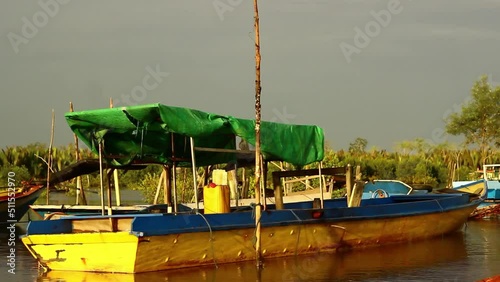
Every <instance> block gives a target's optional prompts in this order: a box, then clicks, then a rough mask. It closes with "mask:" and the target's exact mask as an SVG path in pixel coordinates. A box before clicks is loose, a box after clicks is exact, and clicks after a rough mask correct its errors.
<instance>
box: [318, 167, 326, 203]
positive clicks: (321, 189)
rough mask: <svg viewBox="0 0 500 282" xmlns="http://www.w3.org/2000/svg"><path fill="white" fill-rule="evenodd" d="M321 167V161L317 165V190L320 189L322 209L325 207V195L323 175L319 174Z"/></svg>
mask: <svg viewBox="0 0 500 282" xmlns="http://www.w3.org/2000/svg"><path fill="white" fill-rule="evenodd" d="M322 168H323V162H319V166H318V174H319V191H320V194H321V195H320V199H321V208H322V209H323V208H324V207H325V205H324V202H325V197H324V195H323V190H324V189H323V176H322V175H321V169H322Z"/></svg>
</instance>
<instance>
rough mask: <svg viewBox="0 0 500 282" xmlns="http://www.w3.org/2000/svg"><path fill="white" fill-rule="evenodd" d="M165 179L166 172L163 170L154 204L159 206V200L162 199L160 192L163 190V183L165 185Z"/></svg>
mask: <svg viewBox="0 0 500 282" xmlns="http://www.w3.org/2000/svg"><path fill="white" fill-rule="evenodd" d="M163 177H165V171H164V170H163V171H162V172H161V174H160V180H159V181H158V186H157V187H156V193H155V199H154V201H153V204H155V205H156V204H158V198H159V197H160V190H161V187H162V185H161V184H162V183H163Z"/></svg>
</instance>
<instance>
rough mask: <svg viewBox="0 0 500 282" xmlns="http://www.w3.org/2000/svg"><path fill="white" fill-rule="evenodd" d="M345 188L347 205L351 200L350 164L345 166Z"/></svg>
mask: <svg viewBox="0 0 500 282" xmlns="http://www.w3.org/2000/svg"><path fill="white" fill-rule="evenodd" d="M345 188H346V194H347V204H349V200H350V199H351V193H352V188H353V187H352V167H351V165H350V164H348V165H347V168H346V172H345Z"/></svg>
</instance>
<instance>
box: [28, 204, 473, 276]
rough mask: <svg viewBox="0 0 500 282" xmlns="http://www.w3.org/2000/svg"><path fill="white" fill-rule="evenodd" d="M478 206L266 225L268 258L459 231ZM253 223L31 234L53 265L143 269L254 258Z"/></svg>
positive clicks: (31, 243) (39, 253) (31, 242)
mask: <svg viewBox="0 0 500 282" xmlns="http://www.w3.org/2000/svg"><path fill="white" fill-rule="evenodd" d="M473 210H474V206H472V207H469V208H467V209H461V210H455V211H450V212H444V213H439V214H429V215H416V216H407V217H404V218H382V219H368V220H352V221H342V222H340V221H339V222H336V223H321V224H308V225H303V224H300V223H298V224H297V225H293V226H275V227H265V228H262V233H261V238H262V240H261V242H262V252H263V257H264V258H272V257H284V256H292V255H295V254H312V253H317V252H329V251H334V250H336V249H338V248H355V247H364V246H370V245H379V244H387V243H393V242H402V241H411V240H417V239H423V238H428V237H433V236H436V235H440V234H445V233H449V232H452V231H455V230H457V229H459V228H460V227H461V225H462V224H463V223H464V222H465V221H466V220H467V218H468V216H469V214H470V213H471V212H472V211H473ZM254 232H255V229H254V228H247V229H239V230H227V231H214V232H213V233H209V232H195V233H182V234H171V235H160V236H145V237H139V238H138V237H136V236H135V235H132V234H129V233H128V232H115V233H113V232H103V233H75V234H54V235H29V236H27V237H24V238H23V243H24V244H25V245H26V246H27V247H28V248H29V249H30V251H31V252H32V254H33V255H34V256H35V257H36V258H38V259H39V261H40V262H42V264H44V265H46V266H47V267H48V268H49V269H52V270H77V271H102V272H124V273H140V272H148V271H159V270H168V269H176V268H184V267H194V266H201V265H210V264H213V263H214V262H216V263H218V264H221V263H230V262H238V261H245V260H253V259H255V250H254Z"/></svg>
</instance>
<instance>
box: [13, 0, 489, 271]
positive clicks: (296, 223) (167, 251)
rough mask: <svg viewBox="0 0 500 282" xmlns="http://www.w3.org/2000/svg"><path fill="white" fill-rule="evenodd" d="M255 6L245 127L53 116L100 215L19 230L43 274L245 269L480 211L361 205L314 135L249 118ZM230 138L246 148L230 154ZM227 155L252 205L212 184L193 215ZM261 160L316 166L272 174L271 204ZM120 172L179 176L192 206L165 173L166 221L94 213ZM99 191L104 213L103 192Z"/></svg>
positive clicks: (155, 117) (466, 204)
mask: <svg viewBox="0 0 500 282" xmlns="http://www.w3.org/2000/svg"><path fill="white" fill-rule="evenodd" d="M256 3H257V2H256V1H255V2H254V7H255V19H256V21H255V28H256V41H255V46H256V76H257V79H256V103H255V105H256V118H255V120H248V119H241V118H236V117H232V116H225V115H220V114H215V113H207V112H203V111H199V110H194V109H189V108H181V107H173V106H166V105H162V104H159V103H158V104H149V105H139V106H129V107H122V108H111V109H109V108H107V109H98V110H89V111H80V112H70V113H67V114H66V115H65V117H66V121H67V123H68V125H69V127H70V128H71V130H72V131H73V132H74V133H75V134H76V135H77V136H78V138H79V139H80V140H82V142H83V143H85V144H86V145H87V146H88V147H89V148H90V149H91V150H92V151H93V152H94V153H95V154H96V155H98V156H99V166H100V169H99V171H100V175H101V193H100V194H101V212H102V213H101V215H96V216H86V215H85V216H64V217H61V218H58V219H51V220H41V221H31V222H30V223H29V224H28V227H27V230H26V234H25V235H24V236H22V237H21V240H22V242H23V244H24V246H25V247H26V248H27V249H28V250H29V252H30V253H31V254H32V255H33V257H34V258H35V259H36V260H37V261H38V262H39V265H40V266H41V267H42V268H43V269H44V270H45V271H48V270H56V271H57V270H61V271H84V272H112V273H144V272H152V271H161V270H172V269H180V268H187V267H200V266H205V265H207V266H209V265H218V264H224V263H235V262H240V261H249V260H255V261H256V262H257V266H258V267H261V266H262V261H264V260H267V259H272V258H278V257H288V256H296V255H305V254H317V253H322V252H334V251H337V250H341V249H342V250H343V249H354V248H360V247H367V246H379V245H382V244H389V243H397V242H407V241H414V240H421V239H425V238H430V237H436V236H441V235H445V234H449V233H452V232H455V231H458V230H460V228H461V227H462V226H463V225H464V223H465V222H466V221H467V218H468V216H469V214H470V213H471V212H472V211H473V210H474V209H475V208H476V207H477V206H478V205H479V204H480V203H481V202H482V199H481V198H479V197H477V196H475V195H474V194H470V193H455V194H440V195H432V194H423V195H392V196H390V197H386V198H374V199H364V200H363V199H361V195H360V191H361V192H362V191H363V186H364V182H362V181H360V180H359V179H357V178H356V179H355V178H353V177H352V171H351V167H350V166H349V165H348V166H347V167H340V168H323V167H322V160H323V157H324V134H323V130H322V128H320V127H318V126H315V125H292V124H282V123H275V122H266V121H263V122H261V121H260V51H259V37H258V35H259V32H258V9H257V4H256ZM237 138H239V139H241V140H243V141H245V142H247V143H248V144H251V145H254V146H255V150H247V149H241V148H240V149H236V144H237V142H236V141H237ZM239 155H247V156H255V159H254V161H255V171H256V174H255V175H256V178H255V179H256V181H255V189H254V191H255V203H254V204H252V205H248V206H244V207H237V208H235V209H233V208H231V207H230V205H229V191H228V187H227V185H225V184H224V183H222V182H223V181H220V179H216V178H215V177H214V178H213V180H212V182H211V183H210V184H209V185H205V186H203V188H202V189H203V201H204V203H203V204H204V208H203V209H200V207H199V199H198V181H197V168H198V167H204V166H207V165H217V164H228V163H232V164H233V165H234V166H236V165H235V164H236V162H237V159H238V158H237V157H238V156H239ZM269 161H284V162H287V163H291V164H293V165H295V166H296V167H304V166H306V165H308V164H312V163H319V164H318V167H317V168H315V169H298V170H296V171H275V172H273V173H272V175H273V181H272V184H273V188H274V198H275V199H274V203H272V204H271V203H267V202H266V200H265V199H266V198H265V197H264V198H263V201H261V196H260V195H261V194H262V195H265V193H264V191H265V188H266V187H267V185H266V183H267V179H266V178H267V175H268V174H267V173H266V167H267V165H266V163H267V162H269ZM131 164H140V165H144V164H161V165H162V166H163V167H164V169H165V171H167V172H168V171H172V170H173V171H175V168H176V167H178V166H185V167H191V168H192V170H193V189H195V193H194V198H195V207H194V208H192V209H191V210H189V211H180V210H179V209H178V203H177V199H176V194H175V191H176V190H175V186H176V184H175V183H176V181H175V173H174V174H172V173H171V174H170V175H172V176H173V178H174V179H172V185H171V186H170V188H171V190H170V191H172V193H171V194H170V195H169V196H172V203H171V207H172V212H170V213H147V214H122V215H116V214H106V207H105V200H104V194H105V193H104V184H103V182H104V181H103V167H104V166H105V165H113V166H122V167H124V166H127V165H131ZM260 171H263V173H260ZM339 173H344V174H345V177H346V178H345V179H346V181H347V182H348V183H349V184H348V185H347V186H348V190H349V191H352V193H349V195H348V196H347V200H346V199H345V198H340V199H324V197H323V196H324V194H323V181H322V177H321V176H322V175H326V174H329V175H334V174H339ZM308 175H319V179H320V181H319V182H320V197H319V198H315V199H312V200H310V201H303V202H295V203H284V202H283V190H282V189H281V181H280V179H281V178H283V177H295V176H308ZM261 176H264V177H262V178H261ZM357 176H358V175H357ZM169 179H170V178H169ZM261 182H262V183H261ZM261 184H262V185H261ZM107 194H108V207H111V203H112V201H111V193H110V189H109V188H108V193H107Z"/></svg>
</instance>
